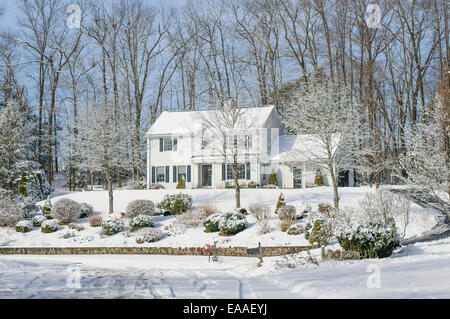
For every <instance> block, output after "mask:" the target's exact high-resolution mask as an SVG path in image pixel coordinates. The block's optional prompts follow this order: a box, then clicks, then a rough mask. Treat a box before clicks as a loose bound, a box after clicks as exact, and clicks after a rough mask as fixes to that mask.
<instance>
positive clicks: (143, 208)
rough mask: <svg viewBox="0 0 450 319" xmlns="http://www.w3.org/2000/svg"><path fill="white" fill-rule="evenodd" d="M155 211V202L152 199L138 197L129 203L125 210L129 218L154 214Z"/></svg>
mask: <svg viewBox="0 0 450 319" xmlns="http://www.w3.org/2000/svg"><path fill="white" fill-rule="evenodd" d="M154 213H155V204H153V202H152V201H151V200H144V199H138V200H134V201H132V202H131V203H129V204H128V206H127V209H126V210H125V215H126V217H127V218H133V217H136V216H139V215H149V216H152V215H153V214H154Z"/></svg>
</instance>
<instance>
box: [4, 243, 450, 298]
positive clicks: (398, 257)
mask: <svg viewBox="0 0 450 319" xmlns="http://www.w3.org/2000/svg"><path fill="white" fill-rule="evenodd" d="M312 254H313V256H314V257H316V258H317V259H318V261H319V265H318V266H317V265H314V264H311V263H306V262H305V261H304V259H301V257H300V256H306V254H305V253H302V254H299V255H293V256H287V257H271V258H264V264H263V266H262V267H257V260H256V259H255V258H239V257H220V259H219V262H218V263H208V258H207V257H201V256H143V255H138V256H135V255H125V256H124V255H122V256H118V255H108V256H105V255H102V256H95V255H89V256H79V255H75V256H63V255H60V256H32V255H28V256H0V298H225V299H234V298H450V267H449V264H450V239H445V240H440V241H435V242H430V243H417V244H414V245H410V246H407V247H406V248H404V249H403V250H402V251H400V252H397V253H395V254H394V255H393V256H392V257H390V258H386V259H372V260H358V261H345V262H335V261H327V262H321V261H320V258H319V257H318V256H319V255H320V252H319V251H318V250H315V251H313V252H312ZM290 267H294V268H290ZM378 275H379V277H378V279H379V281H378V279H377V278H376V276H378ZM374 276H375V277H374ZM372 278H375V280H372ZM368 283H369V284H368ZM378 283H379V284H378Z"/></svg>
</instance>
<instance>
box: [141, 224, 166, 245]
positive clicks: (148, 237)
mask: <svg viewBox="0 0 450 319" xmlns="http://www.w3.org/2000/svg"><path fill="white" fill-rule="evenodd" d="M163 236H164V234H163V232H162V231H161V230H160V229H155V228H144V229H141V230H139V231H138V233H137V235H136V243H138V244H143V243H153V242H155V241H158V240H160V239H161V238H163Z"/></svg>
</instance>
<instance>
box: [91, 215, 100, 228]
mask: <svg viewBox="0 0 450 319" xmlns="http://www.w3.org/2000/svg"><path fill="white" fill-rule="evenodd" d="M102 222H103V218H101V217H100V216H95V217H92V218H91V219H90V220H89V226H91V227H100V226H101V225H102Z"/></svg>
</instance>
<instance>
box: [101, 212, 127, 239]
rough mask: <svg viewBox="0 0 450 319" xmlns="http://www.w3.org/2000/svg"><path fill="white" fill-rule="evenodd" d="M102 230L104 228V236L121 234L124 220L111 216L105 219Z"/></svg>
mask: <svg viewBox="0 0 450 319" xmlns="http://www.w3.org/2000/svg"><path fill="white" fill-rule="evenodd" d="M102 228H103V232H102V233H103V234H104V235H108V236H111V235H115V234H117V233H120V232H121V231H123V229H124V224H123V220H122V219H121V218H120V217H118V216H114V215H110V216H108V217H106V218H105V219H103V222H102Z"/></svg>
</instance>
